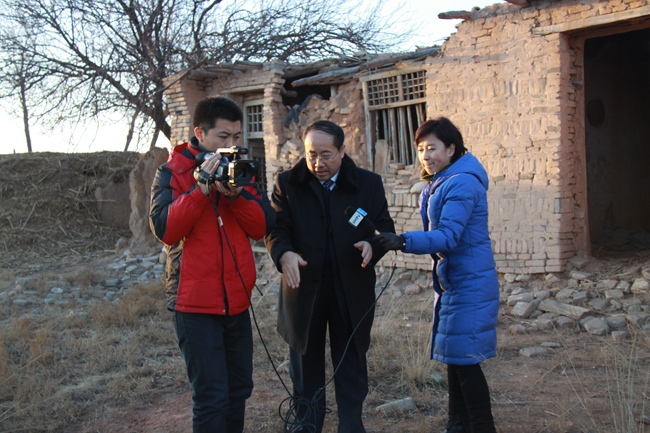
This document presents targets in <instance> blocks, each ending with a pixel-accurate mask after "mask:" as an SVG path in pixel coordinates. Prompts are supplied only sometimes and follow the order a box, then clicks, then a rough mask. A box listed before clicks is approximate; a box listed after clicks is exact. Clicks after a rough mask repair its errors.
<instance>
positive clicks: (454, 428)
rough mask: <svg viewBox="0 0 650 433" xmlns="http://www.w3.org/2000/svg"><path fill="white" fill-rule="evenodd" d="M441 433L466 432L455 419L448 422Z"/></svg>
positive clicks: (458, 420) (461, 424)
mask: <svg viewBox="0 0 650 433" xmlns="http://www.w3.org/2000/svg"><path fill="white" fill-rule="evenodd" d="M442 433H466V431H465V429H464V428H463V423H462V422H460V419H458V418H455V419H450V420H449V422H448V423H447V427H446V428H445V430H444V431H443V432H442Z"/></svg>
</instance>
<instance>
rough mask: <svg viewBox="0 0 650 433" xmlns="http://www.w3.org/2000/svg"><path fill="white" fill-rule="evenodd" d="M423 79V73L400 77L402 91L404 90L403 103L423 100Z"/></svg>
mask: <svg viewBox="0 0 650 433" xmlns="http://www.w3.org/2000/svg"><path fill="white" fill-rule="evenodd" d="M425 79H426V77H425V76H424V71H418V72H413V73H411V74H404V75H402V89H404V100H405V101H410V100H412V99H419V98H424V95H425Z"/></svg>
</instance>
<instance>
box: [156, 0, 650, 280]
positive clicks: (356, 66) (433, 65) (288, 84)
mask: <svg viewBox="0 0 650 433" xmlns="http://www.w3.org/2000/svg"><path fill="white" fill-rule="evenodd" d="M441 18H461V19H462V20H463V21H461V22H460V24H458V26H457V28H458V31H457V32H456V33H455V34H453V35H452V36H451V37H450V38H449V39H448V40H447V42H446V43H445V44H444V45H443V46H442V47H433V48H429V49H424V50H420V51H416V52H412V53H405V54H385V55H375V56H370V55H367V54H365V53H357V54H358V56H357V57H354V58H350V59H335V60H324V61H321V62H316V63H311V64H301V65H295V64H285V63H282V62H271V63H264V64H261V63H259V64H258V63H234V64H220V65H211V66H204V67H203V68H202V69H199V70H193V71H184V72H180V73H178V74H177V75H176V76H174V77H171V78H170V79H169V80H168V82H167V85H168V86H169V87H168V89H167V91H166V97H167V101H168V103H169V109H170V113H171V115H172V118H173V119H172V122H173V123H172V129H173V131H172V145H176V144H179V143H182V142H184V141H186V140H187V139H188V137H189V136H190V135H191V134H192V128H191V113H192V111H193V109H194V106H195V104H196V102H197V101H198V100H199V99H201V98H202V97H204V96H206V95H226V96H229V97H231V98H233V99H234V100H236V101H237V102H238V103H239V104H240V105H241V106H242V107H243V108H244V111H245V117H246V118H245V125H244V128H245V139H244V141H245V143H246V145H247V146H248V147H249V148H250V149H251V151H252V155H253V157H255V158H257V159H259V160H261V161H263V163H264V172H265V179H264V180H265V187H269V188H270V187H272V184H273V179H274V177H275V175H276V174H277V173H278V172H280V171H283V170H286V169H289V168H290V167H291V166H292V165H293V164H294V163H295V162H296V161H297V160H298V159H299V158H300V157H301V156H302V154H303V145H302V142H301V139H300V137H301V133H302V130H303V129H304V127H305V126H306V125H307V124H309V123H311V122H312V121H313V120H316V119H329V120H332V121H334V122H336V123H338V124H339V125H341V126H342V127H343V128H344V130H345V133H346V137H347V142H346V150H347V153H348V154H349V155H351V156H352V157H353V158H354V159H355V161H356V162H357V164H358V165H361V166H363V167H365V168H368V169H371V170H374V171H376V172H378V173H380V174H382V176H383V178H384V183H385V187H386V194H387V199H388V202H389V205H390V207H391V213H392V216H393V218H394V219H395V221H396V227H397V230H398V233H399V232H402V231H407V230H420V229H421V222H420V217H419V212H418V209H417V201H418V197H419V191H420V190H421V188H422V183H421V182H420V180H419V172H420V167H418V162H417V158H416V155H415V152H414V150H413V148H412V146H411V143H412V142H413V135H414V132H415V130H416V129H417V126H418V124H419V123H421V122H422V121H423V120H424V119H426V118H431V117H435V116H439V115H444V116H447V117H449V118H450V119H451V120H452V121H453V122H454V123H455V124H457V125H458V126H459V127H460V129H461V131H462V133H463V136H464V137H465V142H466V144H467V145H468V148H469V149H470V151H471V152H472V153H473V154H474V155H475V156H476V157H478V158H479V160H480V161H481V162H482V163H483V164H484V165H485V167H486V169H487V171H488V174H489V176H490V189H489V191H488V194H489V203H490V230H491V235H492V239H493V247H494V253H495V258H496V261H497V266H498V269H499V271H500V272H514V273H546V272H561V271H563V270H565V267H566V264H567V261H568V259H570V258H572V257H574V256H589V255H591V254H593V253H594V252H595V251H596V249H597V248H600V246H599V245H598V244H597V243H599V242H600V243H602V242H603V239H605V241H606V242H609V243H610V245H614V246H616V245H622V244H624V243H625V242H628V241H630V239H631V237H632V238H634V236H635V234H636V235H638V234H639V233H642V232H643V229H644V228H648V227H650V175H649V171H650V168H649V167H650V138H649V137H650V0H609V1H598V0H560V1H557V0H556V1H550V0H545V1H535V0H528V1H526V0H517V1H515V0H512V1H510V2H503V3H498V4H495V5H493V6H490V7H486V8H483V9H474V10H472V11H453V12H448V13H445V14H441ZM648 233H650V232H648ZM632 240H633V241H636V242H637V244H638V243H639V242H641V244H642V243H643V238H638V236H637V239H636V240H635V239H632ZM649 246H650V244H648V245H647V246H646V248H647V247H649ZM389 260H392V257H391V258H389V259H384V264H385V265H388V264H389ZM398 260H400V261H399V262H398V263H399V265H400V266H402V267H405V268H409V269H416V268H417V269H428V268H429V267H430V258H429V257H428V256H421V257H418V256H412V255H398Z"/></svg>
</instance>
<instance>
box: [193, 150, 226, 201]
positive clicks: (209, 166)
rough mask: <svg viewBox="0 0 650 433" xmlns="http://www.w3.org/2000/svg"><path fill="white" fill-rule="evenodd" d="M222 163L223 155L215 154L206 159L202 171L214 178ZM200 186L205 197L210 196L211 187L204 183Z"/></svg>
mask: <svg viewBox="0 0 650 433" xmlns="http://www.w3.org/2000/svg"><path fill="white" fill-rule="evenodd" d="M220 162H221V154H220V153H216V152H215V153H213V154H212V155H210V156H208V157H207V158H205V161H203V164H201V170H203V171H205V172H206V173H208V174H209V175H210V176H212V175H213V174H214V173H215V172H216V171H217V167H219V163H220ZM198 185H199V188H200V189H201V192H202V193H203V194H205V195H209V194H210V187H209V186H208V185H206V184H204V183H199V184H198Z"/></svg>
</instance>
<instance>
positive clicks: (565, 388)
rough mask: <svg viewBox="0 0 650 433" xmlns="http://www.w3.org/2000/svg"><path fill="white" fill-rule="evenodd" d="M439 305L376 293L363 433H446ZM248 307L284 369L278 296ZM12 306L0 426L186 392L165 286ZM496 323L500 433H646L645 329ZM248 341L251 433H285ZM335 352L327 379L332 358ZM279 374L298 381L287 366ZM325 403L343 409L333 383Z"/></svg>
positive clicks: (3, 334) (88, 417)
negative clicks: (397, 404) (593, 330)
mask: <svg viewBox="0 0 650 433" xmlns="http://www.w3.org/2000/svg"><path fill="white" fill-rule="evenodd" d="M15 277H16V276H15V275H13V274H9V273H4V274H2V275H0V287H4V290H9V289H11V288H12V284H13V281H15ZM53 278H54V276H53V275H44V276H42V277H41V278H40V279H39V278H35V279H33V280H30V281H29V283H28V287H29V288H30V289H28V288H27V285H26V287H25V290H44V289H43V288H46V287H51V280H52V279H53ZM62 278H63V279H64V280H66V281H68V282H69V283H70V284H71V285H73V286H76V287H78V286H82V287H87V286H86V284H87V285H88V286H90V285H92V284H94V281H96V280H98V279H102V278H103V276H102V275H101V274H99V273H97V272H96V271H93V270H89V269H86V270H83V269H82V270H79V271H73V272H69V273H67V274H64V275H63V276H62ZM12 280H13V281H12ZM7 281H11V283H7ZM88 290H90V289H88ZM432 301H433V292H432V291H426V292H424V293H422V294H420V295H414V296H402V297H400V298H392V297H390V295H389V293H386V294H384V296H383V297H382V298H381V299H380V303H379V305H378V307H377V316H376V317H375V325H374V327H373V330H372V343H371V348H370V351H369V352H368V364H369V365H368V371H369V385H370V393H369V395H368V397H367V399H366V405H365V407H366V408H365V415H364V416H365V417H366V421H365V422H366V425H367V426H368V427H369V431H376V432H380V431H381V432H392V431H409V432H416V433H417V432H422V433H424V432H430V431H437V430H442V426H443V425H444V423H445V420H446V416H447V410H446V407H447V389H446V387H445V384H444V381H443V382H442V383H440V382H439V378H437V377H436V375H439V376H442V377H443V378H444V377H446V374H445V371H444V369H445V366H444V365H443V364H440V363H438V362H433V361H431V360H430V334H431V319H432V317H431V312H432V309H433V305H432ZM253 304H254V306H255V313H256V318H257V321H258V324H259V327H260V330H261V332H262V335H263V338H264V341H265V343H266V345H267V348H268V350H269V353H270V355H271V358H272V359H273V361H274V362H275V365H276V366H280V365H281V364H282V363H283V362H285V361H287V359H288V355H289V350H288V348H287V345H286V344H285V343H284V341H283V340H282V339H281V338H280V337H279V336H278V334H277V332H276V329H275V327H276V304H277V296H273V295H270V296H266V297H263V298H261V297H259V296H258V295H256V296H255V298H254V299H253ZM10 305H11V304H10V303H6V304H5V305H4V306H3V307H2V312H3V315H4V320H3V321H2V322H1V324H0V426H1V427H0V432H6V431H12V430H17V431H22V430H29V431H66V430H69V429H70V426H71V425H73V424H75V425H77V426H80V425H84V424H85V423H87V422H89V421H92V420H93V419H96V418H99V417H101V415H102V414H103V413H104V412H103V410H104V409H103V408H105V407H127V408H128V407H131V408H132V410H133V411H135V410H136V409H137V408H142V407H144V406H146V405H147V403H149V402H152V401H153V399H154V398H155V396H156V392H157V391H164V392H166V393H169V394H170V395H171V394H172V393H176V392H178V391H179V390H187V389H188V385H187V383H186V382H185V381H186V372H185V367H184V364H183V361H182V358H181V357H180V352H179V350H178V347H177V342H176V336H175V332H174V330H173V327H172V324H171V318H170V315H169V313H168V312H167V311H166V304H165V300H164V288H163V284H162V283H161V282H156V283H148V284H143V285H140V286H138V287H137V288H136V289H135V290H134V291H132V292H129V293H127V294H126V295H124V296H123V298H122V300H121V301H117V302H112V303H109V302H103V301H99V300H94V301H92V302H91V304H90V306H89V307H83V308H82V307H81V306H75V305H74V304H73V305H68V306H65V307H56V308H55V306H49V307H46V308H44V311H43V313H42V314H34V313H31V312H27V311H26V310H25V309H23V310H19V309H18V308H17V307H15V306H14V307H11V306H10ZM499 326H500V334H499V346H498V352H499V354H498V356H497V357H496V358H494V359H491V360H489V361H488V362H486V363H485V366H484V370H485V371H486V377H487V378H488V381H489V383H490V387H491V391H492V396H493V400H494V403H493V408H494V413H495V416H496V420H497V427H498V428H499V431H500V432H505V431H507V432H508V433H513V432H517V433H518V432H526V433H529V432H533V431H534V432H540V433H542V432H543V433H560V432H562V433H566V432H572V433H577V432H583V433H585V432H588V431H592V432H594V433H606V432H607V433H610V432H612V433H613V432H617V433H618V432H626V433H647V432H648V428H647V426H644V425H643V424H641V422H640V421H639V420H640V417H641V415H643V414H647V413H648V405H649V404H650V398H649V397H650V385H649V383H648V379H649V375H650V373H649V372H650V343H649V342H648V338H647V334H644V333H642V332H639V333H638V334H636V335H635V337H634V338H633V339H631V340H629V341H627V342H616V343H614V342H612V341H610V340H609V339H607V338H601V337H594V336H590V335H588V334H585V333H579V332H578V331H573V330H571V331H567V330H563V331H561V332H556V333H531V334H525V335H512V334H509V333H508V332H506V331H505V329H507V326H508V323H507V320H504V319H503V316H502V317H501V318H500V322H499ZM543 341H558V342H562V343H563V348H562V349H556V350H555V352H554V353H552V354H550V355H547V356H546V358H543V359H528V358H522V357H521V356H519V354H518V351H519V349H520V348H522V347H526V346H535V345H538V344H540V343H541V342H543ZM254 344H255V352H254V366H255V375H256V382H255V384H256V388H257V389H258V390H263V394H262V395H263V396H264V398H263V399H262V401H261V402H260V403H258V405H257V407H255V409H254V410H252V411H251V412H249V413H247V425H249V426H250V427H249V430H250V431H251V432H253V431H255V432H257V431H259V432H267V431H268V432H280V431H282V421H281V420H280V419H279V417H278V416H277V409H278V407H277V406H278V405H279V403H280V401H281V400H282V399H283V398H284V397H285V396H286V395H285V393H284V390H283V389H282V386H281V385H280V383H279V380H278V379H277V377H276V375H275V372H274V371H273V369H272V368H271V366H270V363H269V361H268V359H267V356H266V353H265V351H264V349H263V348H262V345H261V340H260V338H259V336H258V335H257V333H256V332H255V331H254ZM327 359H328V366H327V368H328V370H327V377H328V378H329V377H330V376H331V374H332V366H331V364H330V363H329V354H328V355H327ZM281 376H282V378H283V380H284V381H285V383H286V384H287V386H288V387H289V389H291V387H292V386H291V381H290V379H289V375H288V373H287V372H286V370H284V369H283V370H282V371H281ZM526 377H527V378H526ZM405 397H411V398H413V400H414V401H415V402H416V405H417V410H416V411H414V412H410V413H397V414H391V415H381V414H378V413H376V412H375V410H374V408H375V407H376V406H378V405H380V404H383V403H386V402H390V401H394V400H398V399H401V398H405ZM327 406H328V407H329V408H330V409H332V410H333V411H336V403H335V401H334V389H333V385H330V389H329V390H328V393H327ZM540 420H541V421H540ZM188 423H189V420H188ZM528 424H530V425H531V426H533V425H534V427H529V426H528ZM542 424H543V426H542ZM188 426H189V424H188ZM644 427H645V430H644ZM336 428H337V417H336V414H332V415H329V416H327V418H326V424H325V429H324V432H325V433H329V432H334V431H336ZM92 431H95V430H92Z"/></svg>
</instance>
